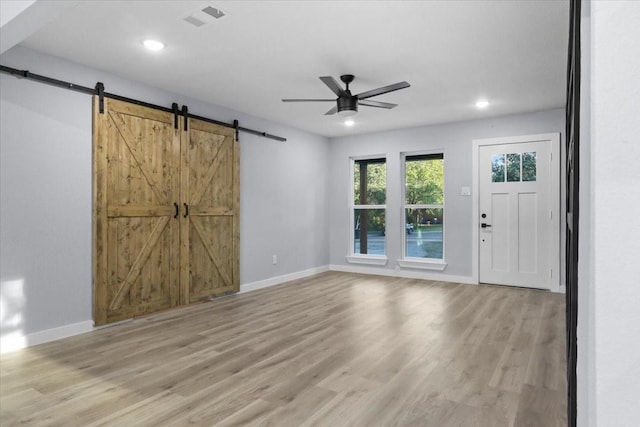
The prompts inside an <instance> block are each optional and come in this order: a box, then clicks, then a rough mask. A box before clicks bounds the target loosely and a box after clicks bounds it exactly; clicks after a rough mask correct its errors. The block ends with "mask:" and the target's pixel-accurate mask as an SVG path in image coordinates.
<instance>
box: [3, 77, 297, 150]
mask: <svg viewBox="0 0 640 427" xmlns="http://www.w3.org/2000/svg"><path fill="white" fill-rule="evenodd" d="M0 71H1V72H3V73H6V74H11V75H12V76H16V77H18V78H23V79H29V80H34V81H37V82H40V83H45V84H48V85H51V86H57V87H61V88H63V89H69V90H73V91H76V92H81V93H85V94H87V95H98V97H99V106H98V108H99V110H100V114H103V113H104V98H111V99H116V100H118V101H124V102H129V103H132V104H136V105H141V106H143V107H148V108H153V109H155V110H160V111H165V112H168V113H173V114H174V115H175V122H174V125H175V127H176V129H177V127H178V125H177V122H178V116H177V114H180V115H182V116H183V117H184V118H185V123H184V129H185V130H187V119H188V118H189V117H190V118H192V119H197V120H202V121H204V122H208V123H214V124H217V125H220V126H224V127H228V128H232V129H235V130H236V139H237V132H238V131H242V132H246V133H250V134H253V135H258V136H262V137H264V138H269V139H275V140H276V141H286V140H287V139H286V138H283V137H281V136H276V135H271V134H269V133H266V132H260V131H257V130H255V129H249V128H245V127H242V126H238V125H237V123H236V122H237V121H234V123H233V124H231V123H225V122H221V121H218V120H214V119H210V118H208V117H202V116H196V115H194V114H190V113H189V110H188V108H187V107H186V106H184V105H183V106H182V112H181V113H176V111H177V107H178V104H176V103H174V104H173V105H172V108H167V107H163V106H161V105H155V104H150V103H148V102H144V101H140V100H137V99H132V98H127V97H126V96H120V95H116V94H113V93H108V92H105V91H104V84H103V83H101V82H98V83H96V86H95V88H90V87H87V86H81V85H77V84H75V83H69V82H65V81H63V80H58V79H54V78H51V77H47V76H43V75H40V74H35V73H32V72H30V71H28V70H19V69H17V68H13V67H7V66H5V65H0Z"/></svg>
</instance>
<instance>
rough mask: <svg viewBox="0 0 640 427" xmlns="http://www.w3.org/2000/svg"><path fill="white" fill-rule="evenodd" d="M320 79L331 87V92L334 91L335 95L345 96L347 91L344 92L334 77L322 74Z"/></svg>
mask: <svg viewBox="0 0 640 427" xmlns="http://www.w3.org/2000/svg"><path fill="white" fill-rule="evenodd" d="M320 80H322V81H323V82H324V84H326V85H327V86H329V89H331V90H332V91H333V93H335V94H336V95H338V96H345V95H346V94H347V92H345V90H344V89H342V88H341V87H340V84H338V82H337V81H336V79H334V78H333V77H331V76H324V77H320Z"/></svg>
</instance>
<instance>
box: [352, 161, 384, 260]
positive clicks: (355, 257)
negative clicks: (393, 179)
mask: <svg viewBox="0 0 640 427" xmlns="http://www.w3.org/2000/svg"><path fill="white" fill-rule="evenodd" d="M362 160H384V164H385V204H383V205H380V204H366V205H356V204H355V197H354V196H355V185H354V181H355V179H354V173H355V164H356V162H358V161H362ZM388 165H389V162H388V158H387V155H386V154H376V155H368V156H354V157H350V158H349V195H348V198H349V202H348V206H349V251H348V255H347V257H346V258H347V262H349V263H354V264H369V265H385V264H386V263H387V260H388V258H387V253H388V246H387V243H388V242H387V233H386V230H387V199H388V196H389V194H388V189H389V185H388V182H389V168H388ZM356 209H382V210H384V213H385V215H384V220H385V236H384V251H385V253H384V255H376V254H361V253H356V252H355V240H356V239H355V223H354V216H355V210H356Z"/></svg>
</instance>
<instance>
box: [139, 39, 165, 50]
mask: <svg viewBox="0 0 640 427" xmlns="http://www.w3.org/2000/svg"><path fill="white" fill-rule="evenodd" d="M142 44H143V45H144V47H146V48H147V49H149V50H152V51H154V52H157V51H159V50H162V49H164V43H162V42H159V41H158V40H145V41H143V42H142Z"/></svg>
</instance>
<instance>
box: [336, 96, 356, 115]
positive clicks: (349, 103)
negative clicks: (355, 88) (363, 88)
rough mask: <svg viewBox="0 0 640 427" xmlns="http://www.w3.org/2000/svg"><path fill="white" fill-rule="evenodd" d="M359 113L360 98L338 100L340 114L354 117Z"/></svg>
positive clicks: (352, 97) (350, 97) (344, 97)
mask: <svg viewBox="0 0 640 427" xmlns="http://www.w3.org/2000/svg"><path fill="white" fill-rule="evenodd" d="M357 112H358V98H357V97H355V96H341V97H340V98H338V114H340V115H341V116H353V115H354V114H356V113H357Z"/></svg>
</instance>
